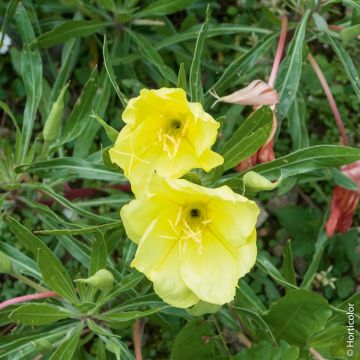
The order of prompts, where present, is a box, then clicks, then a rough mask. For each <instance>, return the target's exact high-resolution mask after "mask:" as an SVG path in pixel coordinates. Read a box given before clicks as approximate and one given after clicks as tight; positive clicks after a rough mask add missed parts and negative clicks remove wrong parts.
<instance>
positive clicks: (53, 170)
mask: <svg viewBox="0 0 360 360" xmlns="http://www.w3.org/2000/svg"><path fill="white" fill-rule="evenodd" d="M16 171H18V172H23V171H26V172H29V173H31V174H36V175H38V176H41V177H44V178H56V179H62V178H64V179H68V178H74V179H76V178H79V179H93V180H102V181H113V182H116V183H121V182H127V180H126V179H125V177H124V176H123V175H122V174H121V173H119V172H115V171H112V170H111V169H109V168H107V167H105V166H104V165H102V164H97V163H93V162H90V161H87V160H83V159H78V158H75V157H66V156H65V157H61V158H55V159H51V160H45V161H38V162H35V163H33V164H32V165H30V166H27V165H24V166H20V167H18V168H17V169H16Z"/></svg>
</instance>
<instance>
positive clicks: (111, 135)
mask: <svg viewBox="0 0 360 360" xmlns="http://www.w3.org/2000/svg"><path fill="white" fill-rule="evenodd" d="M92 117H93V118H94V119H96V120H97V122H98V123H99V124H100V125H101V126H102V127H103V128H104V130H105V132H106V135H107V136H108V138H109V139H110V141H111V142H112V143H113V144H115V142H116V139H117V137H118V135H119V132H118V131H116V130H115V129H114V128H113V127H112V126H110V125H109V124H108V123H106V121H105V120H103V119H102V118H101V117H100V116H99V115H97V114H95V113H93V115H92Z"/></svg>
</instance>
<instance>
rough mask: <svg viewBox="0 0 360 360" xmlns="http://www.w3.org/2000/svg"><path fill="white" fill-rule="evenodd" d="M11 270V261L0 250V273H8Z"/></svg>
mask: <svg viewBox="0 0 360 360" xmlns="http://www.w3.org/2000/svg"><path fill="white" fill-rule="evenodd" d="M11 272H12V262H11V259H10V258H9V257H8V256H7V255H6V254H4V253H3V252H2V251H0V274H1V273H4V274H9V273H11Z"/></svg>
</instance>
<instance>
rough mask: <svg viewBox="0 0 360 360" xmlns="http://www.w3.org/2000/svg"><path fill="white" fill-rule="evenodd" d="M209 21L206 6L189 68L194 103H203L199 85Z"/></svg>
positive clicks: (208, 11) (208, 12)
mask: <svg viewBox="0 0 360 360" xmlns="http://www.w3.org/2000/svg"><path fill="white" fill-rule="evenodd" d="M209 20H210V5H208V7H207V9H206V19H205V22H204V24H203V25H202V27H201V29H200V31H199V35H198V37H197V40H196V45H195V52H194V57H193V60H192V63H191V67H190V76H189V84H190V95H191V101H194V102H200V103H202V102H203V96H204V94H203V88H202V83H201V80H202V79H201V59H202V56H203V49H204V44H205V38H206V31H207V28H208V23H209Z"/></svg>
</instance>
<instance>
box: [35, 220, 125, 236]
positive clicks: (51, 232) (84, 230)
mask: <svg viewBox="0 0 360 360" xmlns="http://www.w3.org/2000/svg"><path fill="white" fill-rule="evenodd" d="M120 225H121V222H119V221H116V222H113V223H109V224H103V225H95V226H87V227H81V228H78V229H55V230H53V229H49V230H38V231H35V234H47V235H80V234H89V233H93V232H97V231H99V230H100V231H101V230H108V229H113V228H116V227H119V226H120Z"/></svg>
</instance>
